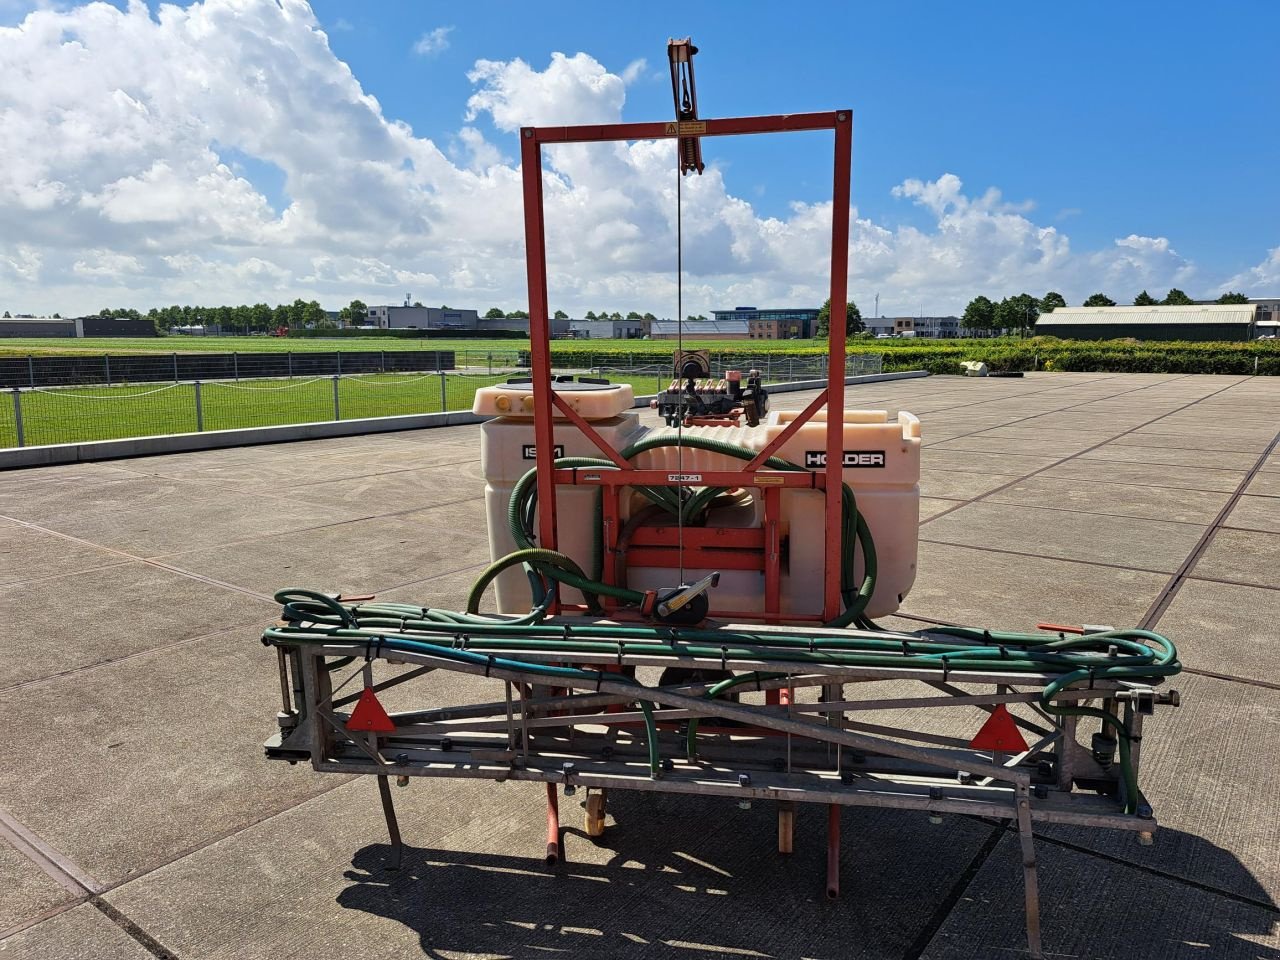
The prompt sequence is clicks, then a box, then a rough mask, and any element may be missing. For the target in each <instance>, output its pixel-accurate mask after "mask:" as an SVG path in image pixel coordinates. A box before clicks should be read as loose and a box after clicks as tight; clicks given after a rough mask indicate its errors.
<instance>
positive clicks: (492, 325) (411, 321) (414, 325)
mask: <svg viewBox="0 0 1280 960" xmlns="http://www.w3.org/2000/svg"><path fill="white" fill-rule="evenodd" d="M368 316H369V322H370V323H372V324H373V325H374V326H376V327H378V328H380V329H382V330H445V331H459V332H461V331H468V330H470V331H478V332H488V333H508V332H510V333H524V334H528V332H529V321H528V320H527V319H520V318H519V317H494V318H492V319H491V318H488V317H482V316H480V314H479V313H478V312H476V311H475V310H455V309H453V308H452V307H408V306H398V305H397V306H379V307H370V308H369V314H368ZM548 322H549V324H550V326H551V333H552V335H553V336H557V337H564V336H568V335H569V325H570V321H568V320H550V321H548Z"/></svg>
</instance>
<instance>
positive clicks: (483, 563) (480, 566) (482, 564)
mask: <svg viewBox="0 0 1280 960" xmlns="http://www.w3.org/2000/svg"><path fill="white" fill-rule="evenodd" d="M489 565H490V562H489V561H488V560H480V561H477V562H476V563H471V564H468V565H467V566H465V567H458V568H457V569H456V570H445V571H443V572H441V573H437V574H434V575H432V576H430V577H419V578H418V579H416V580H406V581H405V582H404V583H393V584H392V585H391V586H389V587H383V588H381V589H380V590H379V591H378V593H379V594H383V593H390V592H391V591H392V590H403V589H405V588H406V587H412V586H415V585H417V584H419V583H430V582H431V581H433V580H439V579H441V578H443V577H451V576H453V575H454V574H455V573H466V572H467V571H469V570H484V569H485V568H486V567H488V566H489Z"/></svg>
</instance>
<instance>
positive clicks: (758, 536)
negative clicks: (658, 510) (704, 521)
mask: <svg viewBox="0 0 1280 960" xmlns="http://www.w3.org/2000/svg"><path fill="white" fill-rule="evenodd" d="M679 537H680V528H679V527H676V526H667V525H665V524H654V525H653V526H649V527H637V528H636V530H635V532H634V533H632V534H631V545H632V546H636V547H674V546H677V545H678V544H679V542H680V541H679ZM684 542H685V545H686V546H693V547H705V548H707V549H713V550H752V551H754V552H756V553H761V554H762V553H763V552H764V549H765V532H764V530H762V529H761V528H760V527H685V528H684Z"/></svg>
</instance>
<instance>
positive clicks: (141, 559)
mask: <svg viewBox="0 0 1280 960" xmlns="http://www.w3.org/2000/svg"><path fill="white" fill-rule="evenodd" d="M0 520H12V521H13V522H14V523H18V524H21V525H22V526H24V527H30V528H31V529H32V530H39V531H40V532H41V533H47V534H49V536H51V537H59V538H61V539H63V540H69V541H71V542H72V543H79V544H82V545H84V546H87V547H96V548H97V549H99V550H105V551H106V552H108V553H114V554H115V555H116V556H118V557H124V558H126V559H128V560H134V561H136V562H138V563H145V564H147V565H148V566H152V567H158V568H159V569H161V570H168V571H169V572H170V573H176V574H178V575H179V576H183V577H187V578H188V579H190V580H196V581H198V582H200V583H204V584H208V585H209V586H214V587H222V588H223V589H225V590H232V591H234V592H236V593H243V594H246V595H248V596H250V597H256V598H258V599H259V600H268V601H271V602H272V603H274V602H275V598H274V597H269V596H267V595H266V594H262V593H257V592H255V591H253V590H249V589H248V588H246V587H238V586H236V585H235V584H234V583H223V582H222V581H221V580H214V579H213V578H212V577H204V576H201V575H199V574H196V573H192V572H190V571H189V570H182V569H180V568H178V567H172V566H169V565H168V564H166V563H161V562H160V561H159V560H151V559H149V558H147V557H138V556H134V555H133V554H132V553H128V552H126V551H124V550H118V549H116V548H115V547H108V546H104V545H103V544H101V543H94V542H93V541H92V540H85V539H83V538H82V537H76V536H72V535H71V534H69V533H60V532H59V531H57V530H51V529H50V528H48V527H44V526H41V525H40V524H38V523H31V522H30V521H28V520H19V519H18V518H17V517H9V516H3V515H0Z"/></svg>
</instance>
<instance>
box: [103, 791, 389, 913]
mask: <svg viewBox="0 0 1280 960" xmlns="http://www.w3.org/2000/svg"><path fill="white" fill-rule="evenodd" d="M363 776H366V775H365V774H343V775H340V776H339V778H338V782H337V783H335V784H332V785H330V786H325V787H321V788H319V789H317V790H316V792H315V793H312V794H309V795H307V796H305V797H303V798H302V799H301V800H298V801H296V802H295V803H290V804H287V805H286V806H283V807H279V808H277V809H275V810H272V811H271V812H269V813H264V814H263V815H262V816H260V817H257V818H255V819H253V820H250V821H248V822H246V823H241V824H239V825H237V826H234V827H231V828H229V829H227V830H223V831H222V832H220V833H217V834H214V835H213V836H212V837H209V838H208V839H206V840H202V841H201V842H199V843H195V844H192V845H191V846H189V847H184V848H183V849H181V850H179V851H177V852H176V853H174V854H171V855H169V856H166V857H165V858H164V859H162V860H159V861H157V862H155V863H152V864H150V865H149V866H146V867H144V868H142V869H140V870H136V871H134V872H133V873H131V874H129V876H127V877H121V878H120V879H119V880H116V881H113V882H112V883H109V884H107V885H105V886H104V887H103V888H102V889H101V890H100V891H98V892H97V893H96V894H95V896H96V897H105V896H106V895H107V894H109V893H112V892H114V891H116V890H119V889H120V888H121V887H124V886H127V885H128V884H130V883H133V882H134V881H135V880H140V879H142V878H143V877H147V876H150V875H151V874H153V873H155V872H156V871H157V870H163V869H164V868H165V867H167V866H170V865H172V864H175V863H177V862H178V861H179V860H185V859H186V858H187V857H191V856H194V855H195V854H197V853H200V852H201V851H202V850H207V849H208V848H209V847H213V846H217V845H218V844H219V843H222V842H223V841H224V840H230V839H231V838H232V837H235V836H238V835H239V834H241V833H244V832H245V831H246V830H252V829H253V828H254V827H257V826H259V825H261V824H264V823H266V822H267V821H268V820H274V819H275V818H276V817H282V816H284V815H285V814H286V813H291V812H292V811H294V810H297V809H298V808H299V807H302V806H305V805H306V804H308V803H311V802H312V801H313V800H319V799H320V798H321V797H326V796H328V795H329V794H331V793H333V792H334V791H335V790H340V789H342V788H343V787H345V786H347V785H348V784H351V783H355V782H356V781H358V780H360V779H361V778H362V777H363Z"/></svg>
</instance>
